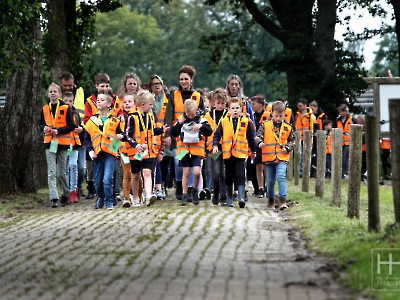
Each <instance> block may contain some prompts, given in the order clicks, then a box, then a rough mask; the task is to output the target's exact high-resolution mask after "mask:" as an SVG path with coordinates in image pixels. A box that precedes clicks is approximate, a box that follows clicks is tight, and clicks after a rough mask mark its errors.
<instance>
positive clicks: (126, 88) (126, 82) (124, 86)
mask: <svg viewBox="0 0 400 300" xmlns="http://www.w3.org/2000/svg"><path fill="white" fill-rule="evenodd" d="M141 85H142V81H141V80H140V78H139V76H137V75H136V74H135V73H126V74H125V76H124V78H122V80H121V84H120V85H119V88H118V92H117V95H118V97H119V98H122V96H123V95H124V94H125V93H130V94H134V95H135V94H137V92H138V91H139V90H140V89H141Z"/></svg>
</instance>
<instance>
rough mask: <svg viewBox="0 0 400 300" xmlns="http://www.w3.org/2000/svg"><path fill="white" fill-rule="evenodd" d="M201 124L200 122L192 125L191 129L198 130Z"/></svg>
mask: <svg viewBox="0 0 400 300" xmlns="http://www.w3.org/2000/svg"><path fill="white" fill-rule="evenodd" d="M201 126H202V125H201V124H196V125H194V126H193V131H197V132H198V131H200V128H201Z"/></svg>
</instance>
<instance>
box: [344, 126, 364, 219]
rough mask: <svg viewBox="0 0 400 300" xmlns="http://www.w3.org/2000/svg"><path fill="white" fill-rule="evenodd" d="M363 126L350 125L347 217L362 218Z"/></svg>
mask: <svg viewBox="0 0 400 300" xmlns="http://www.w3.org/2000/svg"><path fill="white" fill-rule="evenodd" d="M362 135H363V127H362V125H356V124H351V125H350V146H349V152H350V154H349V188H348V194H347V217H348V218H351V219H352V218H354V217H356V218H357V219H359V218H360V185H361V154H362V149H361V148H362Z"/></svg>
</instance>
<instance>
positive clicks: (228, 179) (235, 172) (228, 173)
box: [224, 156, 245, 186]
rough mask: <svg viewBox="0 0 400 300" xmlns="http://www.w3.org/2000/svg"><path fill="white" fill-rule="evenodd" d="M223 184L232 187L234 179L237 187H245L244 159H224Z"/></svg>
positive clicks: (232, 157)
mask: <svg viewBox="0 0 400 300" xmlns="http://www.w3.org/2000/svg"><path fill="white" fill-rule="evenodd" d="M224 165H225V183H226V185H227V186H232V185H233V181H234V179H235V181H236V183H237V185H238V186H239V185H243V186H244V185H245V159H244V158H237V157H234V156H231V157H230V158H228V159H224Z"/></svg>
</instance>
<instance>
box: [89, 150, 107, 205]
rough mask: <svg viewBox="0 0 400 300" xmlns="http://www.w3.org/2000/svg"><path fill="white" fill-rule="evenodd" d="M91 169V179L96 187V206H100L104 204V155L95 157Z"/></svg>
mask: <svg viewBox="0 0 400 300" xmlns="http://www.w3.org/2000/svg"><path fill="white" fill-rule="evenodd" d="M91 166H92V169H93V179H94V186H95V188H96V193H97V197H98V202H97V208H102V207H103V205H104V198H105V195H104V187H103V178H104V157H103V156H101V157H97V158H96V159H94V160H93V161H92V163H91Z"/></svg>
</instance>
